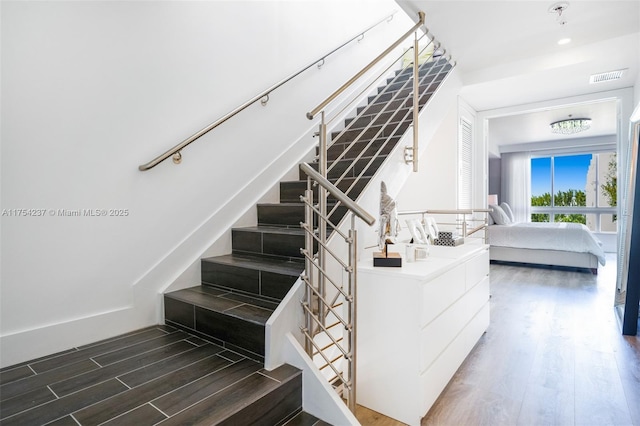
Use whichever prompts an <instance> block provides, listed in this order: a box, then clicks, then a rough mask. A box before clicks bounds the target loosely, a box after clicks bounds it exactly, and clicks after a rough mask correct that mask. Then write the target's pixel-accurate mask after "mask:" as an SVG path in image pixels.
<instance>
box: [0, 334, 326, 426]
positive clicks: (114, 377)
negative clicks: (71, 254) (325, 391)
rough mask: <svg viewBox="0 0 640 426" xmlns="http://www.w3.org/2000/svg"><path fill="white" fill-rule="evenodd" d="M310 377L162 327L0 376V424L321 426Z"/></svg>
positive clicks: (24, 365) (0, 372) (5, 370)
mask: <svg viewBox="0 0 640 426" xmlns="http://www.w3.org/2000/svg"><path fill="white" fill-rule="evenodd" d="M301 386H302V374H301V372H300V370H298V369H297V368H294V367H291V366H289V365H283V366H281V367H279V368H276V369H274V370H273V371H267V370H265V369H264V368H263V365H262V364H261V363H259V362H256V361H254V360H252V359H250V358H247V357H244V356H242V355H240V354H238V353H236V352H233V351H230V350H228V349H225V348H223V347H221V346H219V345H216V344H214V343H211V342H208V341H205V340H203V339H201V338H199V337H197V336H194V335H192V334H189V333H186V332H184V331H181V330H177V329H175V328H173V327H168V326H154V327H149V328H146V329H143V330H139V331H136V332H132V333H128V334H125V335H122V336H118V337H115V338H112V339H108V340H104V341H100V342H97V343H94V344H90V345H86V346H82V347H78V348H73V349H70V350H68V351H65V352H61V353H58V354H54V355H51V356H47V357H43V358H39V359H35V360H32V361H28V362H25V363H22V364H18V365H15V366H11V367H6V368H3V369H2V370H0V424H1V425H2V426H6V425H41V424H53V425H58V426H63V425H75V426H77V425H78V424H80V425H83V426H84V425H97V424H105V425H123V424H135V425H140V426H144V425H154V424H162V425H173V424H175V425H184V424H190V425H217V424H229V425H231V424H256V425H258V424H259V425H284V424H287V425H289V426H293V425H307V424H310V425H315V424H325V423H322V422H319V420H318V419H316V418H315V417H313V416H309V415H308V414H306V413H303V412H301V406H302V400H301V395H302V392H301Z"/></svg>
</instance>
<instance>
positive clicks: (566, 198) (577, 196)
mask: <svg viewBox="0 0 640 426" xmlns="http://www.w3.org/2000/svg"><path fill="white" fill-rule="evenodd" d="M553 205H554V206H555V207H585V206H586V205H587V194H585V192H584V191H581V190H577V189H569V190H567V191H558V193H557V194H556V195H554V197H553ZM531 206H532V207H550V206H551V194H549V193H548V192H545V193H544V194H542V195H534V196H532V197H531ZM531 221H532V222H549V214H548V213H533V214H532V215H531ZM554 221H555V222H572V223H582V224H585V225H586V224H587V216H585V215H584V214H556V215H555V216H554Z"/></svg>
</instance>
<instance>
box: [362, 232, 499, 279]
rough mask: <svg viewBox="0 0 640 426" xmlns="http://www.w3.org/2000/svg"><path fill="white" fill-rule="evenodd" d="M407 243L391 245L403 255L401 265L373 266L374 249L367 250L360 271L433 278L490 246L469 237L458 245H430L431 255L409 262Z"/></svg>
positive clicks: (391, 250)
mask: <svg viewBox="0 0 640 426" xmlns="http://www.w3.org/2000/svg"><path fill="white" fill-rule="evenodd" d="M405 245H406V244H404V243H399V244H393V245H389V251H390V252H398V253H400V255H401V256H402V266H401V267H384V266H373V250H367V251H366V252H365V253H364V254H363V258H364V259H363V260H361V261H360V262H358V272H359V273H363V274H368V273H371V274H381V275H389V276H402V277H405V278H415V279H420V280H424V279H431V278H433V277H435V276H437V275H440V274H442V273H444V272H446V271H448V270H449V269H451V268H453V267H454V266H456V265H458V264H460V262H464V261H465V260H467V259H468V258H471V257H473V256H474V255H476V254H477V253H478V252H481V251H483V250H486V249H487V248H488V247H489V246H488V245H487V244H483V243H482V242H481V241H480V240H478V239H469V240H467V241H466V242H465V243H464V244H461V245H459V246H457V247H446V246H433V245H430V246H427V247H428V248H429V255H428V256H427V258H426V259H421V260H416V261H415V262H407V259H406V256H405ZM421 247H424V246H421Z"/></svg>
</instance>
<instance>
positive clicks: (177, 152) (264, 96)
mask: <svg viewBox="0 0 640 426" xmlns="http://www.w3.org/2000/svg"><path fill="white" fill-rule="evenodd" d="M396 13H397V12H396V11H393V12H392V13H390V14H389V15H387V16H385V17H384V18H383V19H381V20H380V21H378V22H376V23H375V24H373V25H371V26H369V27H367V28H366V29H364V30H362V31H360V32H358V33H357V34H356V35H355V36H353V37H351V38H350V39H349V40H347V41H346V42H344V43H342V44H341V45H340V46H338V47H336V48H334V49H332V50H331V51H329V52H327V53H325V54H324V55H323V56H321V57H320V58H318V59H317V60H315V61H313V62H311V63H310V64H309V65H307V66H305V67H304V68H302V69H301V70H299V71H297V72H295V73H293V74H291V75H289V76H288V77H286V78H284V79H283V80H281V81H279V82H278V83H276V84H274V85H272V86H270V87H269V88H268V89H266V90H263V91H262V92H260V93H259V94H257V95H256V96H254V97H252V98H251V99H249V100H248V101H246V102H244V103H243V104H241V105H240V106H238V107H236V108H235V109H233V110H232V111H230V112H228V113H227V114H225V115H224V116H222V117H220V118H219V119H217V120H216V121H214V122H213V123H211V124H209V125H208V126H206V127H204V128H202V129H200V130H199V131H197V132H196V133H194V134H192V135H191V136H189V137H188V138H186V139H184V140H183V141H182V142H180V143H179V144H177V145H176V146H174V147H173V148H171V149H169V150H167V151H165V152H164V153H162V154H160V155H158V156H157V157H155V158H154V159H153V160H151V161H149V162H147V163H145V164H141V165H140V166H138V170H140V171H146V170H149V169H152V168H154V167H155V166H157V165H158V164H160V163H161V162H163V161H164V160H166V159H168V158H169V157H173V162H174V163H175V164H180V163H181V162H182V150H183V149H184V148H185V147H187V146H188V145H190V144H191V143H193V142H195V141H196V140H198V139H199V138H201V137H202V136H204V135H206V134H207V133H209V132H210V131H212V130H213V129H215V128H216V127H218V126H220V125H221V124H223V123H225V122H226V121H227V120H229V119H230V118H233V117H234V116H236V115H237V114H238V113H240V112H242V111H244V110H245V109H247V108H248V107H249V106H251V105H253V104H254V103H256V102H258V101H260V103H261V104H262V105H263V106H266V105H267V103H268V102H269V95H270V94H271V92H273V91H274V90H276V89H278V88H279V87H281V86H283V85H284V84H286V83H288V82H289V81H291V80H293V79H294V78H296V77H297V76H299V75H300V74H302V73H303V72H305V71H307V70H308V69H310V68H311V67H313V66H317V67H318V68H321V67H322V66H323V65H324V63H325V60H326V59H327V58H328V57H329V56H331V55H332V54H334V53H336V52H337V51H339V50H340V49H342V48H343V47H345V46H347V45H348V44H350V43H352V42H353V41H355V40H358V41H361V40H362V38H363V37H364V35H365V34H366V33H367V32H369V31H370V30H372V29H373V28H375V27H376V26H378V25H380V24H381V23H383V22H389V21H391V19H393V16H394V15H395V14H396Z"/></svg>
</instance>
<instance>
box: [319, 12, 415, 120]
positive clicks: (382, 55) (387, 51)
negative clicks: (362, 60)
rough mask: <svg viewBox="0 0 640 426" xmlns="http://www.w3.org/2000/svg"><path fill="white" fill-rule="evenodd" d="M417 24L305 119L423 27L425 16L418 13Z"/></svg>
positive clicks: (322, 107)
mask: <svg viewBox="0 0 640 426" xmlns="http://www.w3.org/2000/svg"><path fill="white" fill-rule="evenodd" d="M418 17H419V19H418V23H417V24H416V25H414V26H413V28H411V29H410V30H409V31H407V32H406V33H405V34H404V35H403V36H402V37H400V38H399V39H398V40H396V41H395V42H394V43H393V44H392V45H391V46H389V47H388V48H387V49H386V50H385V51H384V52H382V53H381V54H379V55H378V56H377V57H376V58H375V59H374V60H373V61H371V62H369V64H368V65H367V66H365V67H364V68H362V69H361V70H360V71H359V72H358V73H356V75H354V76H353V77H351V79H349V81H347V82H346V83H344V84H343V85H342V86H340V88H339V89H338V90H336V91H335V92H333V93H332V94H331V95H329V97H328V98H327V99H325V100H324V101H322V102H321V103H320V104H319V105H318V106H317V107H315V108H314V109H312V110H311V111H310V112H308V113H307V118H308V119H309V120H313V119H314V118H315V116H316V115H317V114H318V113H319V112H320V111H322V110H323V109H324V107H326V106H327V105H329V103H331V101H333V100H334V99H335V98H337V97H338V96H340V94H341V93H342V92H344V91H345V90H346V89H347V87H349V86H351V85H352V84H353V83H355V82H356V81H357V80H358V79H359V78H360V77H362V76H363V75H364V74H366V73H367V71H369V70H370V69H371V68H373V67H374V66H375V65H376V64H377V63H378V62H380V61H381V60H382V59H384V58H385V57H386V56H387V55H388V54H389V53H391V51H393V50H394V49H395V48H396V47H398V46H399V45H400V43H402V42H403V41H404V40H405V39H406V38H407V37H409V36H410V35H411V34H412V33H413V32H415V31H417V30H418V29H419V28H420V27H421V26H422V25H424V17H425V14H424V12H418Z"/></svg>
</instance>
